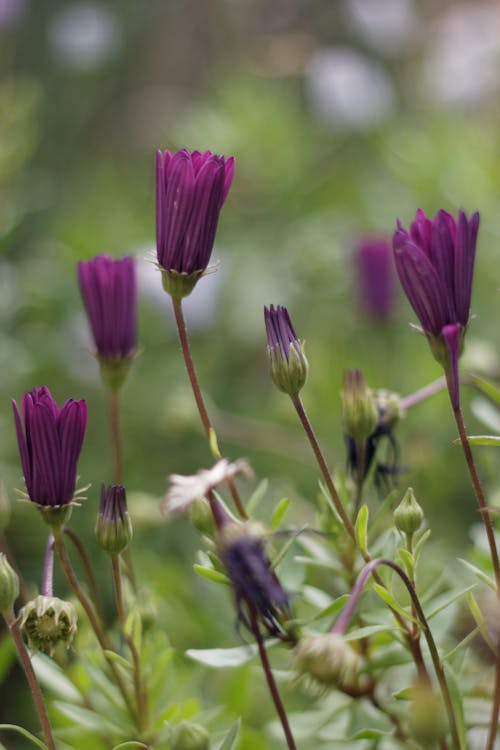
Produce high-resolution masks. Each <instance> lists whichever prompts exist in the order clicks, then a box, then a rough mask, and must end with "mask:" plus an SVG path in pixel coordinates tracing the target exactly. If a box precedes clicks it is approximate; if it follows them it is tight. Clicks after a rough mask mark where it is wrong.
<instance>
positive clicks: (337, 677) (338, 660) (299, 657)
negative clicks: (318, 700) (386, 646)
mask: <svg viewBox="0 0 500 750" xmlns="http://www.w3.org/2000/svg"><path fill="white" fill-rule="evenodd" d="M294 661H295V665H296V667H297V669H298V671H299V672H300V674H303V675H307V676H308V677H310V678H311V679H312V680H313V681H314V682H316V683H318V684H319V685H320V686H322V687H342V686H346V685H352V684H353V683H354V682H355V680H356V677H357V674H358V668H359V657H358V654H357V653H356V652H355V651H354V649H353V648H352V647H351V646H350V645H349V644H348V643H347V641H346V640H345V638H344V637H343V636H342V635H340V634H339V633H322V634H318V635H310V636H305V637H304V638H301V639H300V641H299V642H298V644H297V646H296V647H295V650H294Z"/></svg>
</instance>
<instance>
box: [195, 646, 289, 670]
mask: <svg viewBox="0 0 500 750" xmlns="http://www.w3.org/2000/svg"><path fill="white" fill-rule="evenodd" d="M275 643H277V640H270V641H267V642H266V648H269V646H273V645H274V644H275ZM257 653H258V648H257V645H256V644H255V643H251V644H248V645H246V646H236V647H235V648H200V649H196V648H190V649H188V650H187V651H186V656H189V658H190V659H193V660H194V661H198V662H200V663H201V664H205V666H207V667H215V668H217V669H220V668H225V667H239V666H241V665H242V664H246V663H247V662H249V661H252V659H253V658H254V657H255V655H256V654H257Z"/></svg>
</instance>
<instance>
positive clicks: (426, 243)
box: [393, 209, 479, 408]
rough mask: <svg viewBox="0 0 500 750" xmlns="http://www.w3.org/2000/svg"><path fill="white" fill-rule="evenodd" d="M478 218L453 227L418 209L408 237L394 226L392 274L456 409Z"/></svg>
mask: <svg viewBox="0 0 500 750" xmlns="http://www.w3.org/2000/svg"><path fill="white" fill-rule="evenodd" d="M478 228H479V213H478V212H477V211H476V212H475V213H473V214H472V216H471V217H470V218H467V216H466V215H465V213H464V212H463V211H459V212H458V221H455V219H454V218H453V216H451V215H450V214H449V213H447V212H446V211H443V210H440V211H438V212H437V214H436V216H435V218H434V219H433V220H430V219H428V218H427V217H426V215H425V213H424V212H423V211H422V210H421V209H418V211H417V213H416V216H415V221H414V222H413V223H412V225H411V228H410V231H409V232H408V231H407V230H406V229H405V228H404V227H403V226H402V224H401V222H400V221H398V229H397V230H396V232H395V233H394V238H393V248H394V259H395V262H396V269H397V272H398V274H399V278H400V281H401V284H402V286H403V289H404V291H405V292H406V296H407V297H408V299H409V301H410V304H411V306H412V307H413V309H414V311H415V313H416V314H417V317H418V318H419V320H420V323H421V324H422V328H423V329H424V332H425V334H426V336H427V338H428V340H429V344H430V347H431V351H432V353H433V355H434V357H435V358H436V359H437V361H438V362H439V363H440V364H441V365H442V366H443V367H444V369H445V370H446V371H447V372H449V373H450V374H451V377H452V383H453V387H452V390H451V392H450V395H451V397H452V403H453V406H454V408H457V407H458V358H459V356H460V354H461V352H462V349H463V340H464V335H465V329H466V328H467V324H468V322H469V314H470V302H471V294H472V276H473V273H474V259H475V255H476V240H477V232H478Z"/></svg>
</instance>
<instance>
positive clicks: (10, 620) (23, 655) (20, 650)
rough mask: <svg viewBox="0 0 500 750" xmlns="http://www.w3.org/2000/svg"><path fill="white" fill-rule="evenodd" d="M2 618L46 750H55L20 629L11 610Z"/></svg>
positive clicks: (41, 695)
mask: <svg viewBox="0 0 500 750" xmlns="http://www.w3.org/2000/svg"><path fill="white" fill-rule="evenodd" d="M4 618H5V622H6V623H7V626H8V628H9V631H10V634H11V636H12V638H13V640H14V643H15V645H16V649H17V654H18V656H19V661H20V662H21V665H22V667H23V670H24V674H25V675H26V679H27V681H28V685H29V687H30V690H31V695H32V696H33V702H34V704H35V708H36V712H37V714H38V718H39V720H40V724H41V727H42V731H43V734H44V737H45V742H46V743H47V748H48V750H56V743H55V742H54V737H53V735H52V727H51V725H50V719H49V715H48V713H47V707H46V705H45V701H44V698H43V694H42V691H41V689H40V685H39V684H38V682H37V679H36V675H35V672H34V669H33V665H32V664H31V659H30V656H29V654H28V651H27V649H26V646H25V645H24V641H23V637H22V635H21V631H20V630H19V626H18V624H17V621H16V618H15V617H14V613H13V612H12V611H11V612H10V613H8V614H4Z"/></svg>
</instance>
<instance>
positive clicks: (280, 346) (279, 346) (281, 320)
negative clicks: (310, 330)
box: [264, 305, 301, 360]
mask: <svg viewBox="0 0 500 750" xmlns="http://www.w3.org/2000/svg"><path fill="white" fill-rule="evenodd" d="M264 321H265V324H266V334H267V344H268V346H269V349H270V350H271V351H272V352H275V351H276V352H278V353H279V354H280V356H281V358H285V359H286V360H288V359H289V354H290V347H291V346H293V347H294V349H295V350H296V351H297V353H300V352H301V347H300V342H299V339H298V338H297V334H296V333H295V329H294V327H293V325H292V321H291V320H290V315H289V314H288V310H287V309H286V307H282V306H281V305H277V306H276V307H275V306H274V305H270V306H269V307H264Z"/></svg>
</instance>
